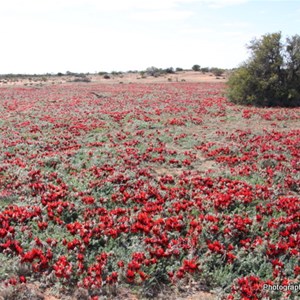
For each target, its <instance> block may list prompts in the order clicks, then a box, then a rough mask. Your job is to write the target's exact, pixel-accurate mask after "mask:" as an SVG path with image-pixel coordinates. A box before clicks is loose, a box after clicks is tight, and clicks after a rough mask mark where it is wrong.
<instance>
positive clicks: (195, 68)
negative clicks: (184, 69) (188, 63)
mask: <svg viewBox="0 0 300 300" xmlns="http://www.w3.org/2000/svg"><path fill="white" fill-rule="evenodd" d="M192 70H193V71H196V72H199V71H200V66H199V65H193V66H192Z"/></svg>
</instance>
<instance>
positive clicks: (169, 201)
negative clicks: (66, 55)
mask: <svg viewBox="0 0 300 300" xmlns="http://www.w3.org/2000/svg"><path fill="white" fill-rule="evenodd" d="M224 92H225V85H224V84H223V83H214V84H210V83H202V84H201V83H166V84H147V85H146V84H93V83H90V84H66V85H60V86H57V85H52V86H50V85H49V86H44V87H42V88H20V87H19V88H18V87H10V88H1V89H0V114H1V118H0V129H1V137H0V138H1V140H0V147H1V152H0V209H1V211H0V265H1V267H0V280H1V284H2V288H3V289H17V288H19V287H20V286H22V285H23V286H24V285H26V284H27V285H28V284H30V283H33V282H35V283H36V282H38V283H39V287H40V288H41V289H51V291H52V292H53V293H57V295H60V296H61V295H64V297H63V298H64V299H67V298H66V297H75V296H74V294H73V293H74V291H75V292H77V294H78V291H79V290H80V291H81V293H82V296H81V297H83V295H85V297H86V298H79V296H78V299H88V297H90V298H91V299H98V298H99V299H100V298H101V299H106V298H113V297H114V296H116V295H118V293H119V292H120V289H122V288H124V287H126V288H127V289H130V290H132V291H133V292H134V293H136V294H138V295H140V297H151V298H153V297H154V298H155V297H158V296H159V293H161V292H163V291H164V290H166V289H167V287H168V291H170V292H174V291H175V290H176V289H177V290H178V289H179V290H180V289H181V288H182V287H183V286H192V285H193V286H197V288H198V289H199V290H201V289H202V290H203V289H206V290H208V291H212V292H214V293H215V294H216V295H218V296H219V297H223V298H224V299H263V298H264V297H265V299H281V298H283V299H284V298H286V299H293V297H294V298H295V299H296V297H297V294H298V293H299V291H298V292H297V291H294V290H287V289H285V290H281V291H270V290H264V289H263V286H264V285H265V284H268V285H275V284H279V285H282V286H287V285H289V286H293V285H294V286H295V287H296V286H297V285H296V284H297V283H299V279H300V265H299V249H300V230H299V227H300V225H299V224H300V222H299V218H300V196H299V194H300V126H299V125H300V109H282V108H281V109H277V108H273V109H258V108H249V107H242V106H236V105H233V104H231V103H229V102H228V101H227V100H226V98H225V97H224ZM83 291H84V292H83ZM72 295H73V296H72ZM166 296H167V295H166V294H165V297H166ZM173 296H174V294H173ZM105 297H106V298H105ZM116 297H117V296H116ZM72 299H73V298H72Z"/></svg>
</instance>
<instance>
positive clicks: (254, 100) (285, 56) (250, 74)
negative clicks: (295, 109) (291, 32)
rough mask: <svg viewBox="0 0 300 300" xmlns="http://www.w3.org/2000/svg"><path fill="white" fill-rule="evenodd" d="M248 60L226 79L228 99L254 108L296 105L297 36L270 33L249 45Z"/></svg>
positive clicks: (299, 80)
mask: <svg viewBox="0 0 300 300" xmlns="http://www.w3.org/2000/svg"><path fill="white" fill-rule="evenodd" d="M247 48H248V49H249V50H250V51H251V56H250V58H249V60H248V61H247V62H245V63H243V64H242V65H241V66H240V67H239V68H238V69H236V70H235V71H234V72H233V74H232V75H231V76H230V78H229V81H228V85H229V90H228V98H229V100H230V101H232V102H233V103H238V104H246V105H255V106H291V107H292V106H299V105H300V36H298V35H295V36H293V37H291V38H287V39H286V43H285V44H284V43H282V42H281V33H280V32H279V33H272V34H266V35H264V36H262V37H261V38H260V39H255V40H253V41H251V42H250V45H248V47H247Z"/></svg>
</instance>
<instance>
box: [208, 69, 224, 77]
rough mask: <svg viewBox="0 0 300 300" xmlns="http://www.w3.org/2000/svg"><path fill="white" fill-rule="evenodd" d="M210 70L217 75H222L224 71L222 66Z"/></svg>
mask: <svg viewBox="0 0 300 300" xmlns="http://www.w3.org/2000/svg"><path fill="white" fill-rule="evenodd" d="M210 71H211V72H212V73H213V74H214V75H215V76H222V75H223V73H224V70H223V69H220V68H211V69H210Z"/></svg>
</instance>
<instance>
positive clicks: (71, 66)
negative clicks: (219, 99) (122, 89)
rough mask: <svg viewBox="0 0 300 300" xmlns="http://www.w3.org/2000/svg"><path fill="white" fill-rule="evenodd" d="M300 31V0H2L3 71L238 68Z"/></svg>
mask: <svg viewBox="0 0 300 300" xmlns="http://www.w3.org/2000/svg"><path fill="white" fill-rule="evenodd" d="M299 28H300V1H298V0H294V1H288V0H282V1H280V0H147V1H146V0H105V1H103V0H26V1H25V0H5V1H4V0H0V38H1V48H0V73H1V74H4V73H47V72H49V73H51V72H53V73H57V72H66V71H72V72H95V71H97V72H98V71H128V70H143V69H146V68H147V67H149V66H156V67H160V68H167V67H174V68H176V67H182V68H191V67H192V65H194V64H199V65H201V66H203V67H206V66H208V67H213V66H216V67H222V68H233V67H236V66H238V65H239V64H240V63H241V62H242V61H244V60H245V59H246V58H247V55H248V53H247V50H246V48H245V44H247V43H248V42H249V41H250V40H251V39H252V38H254V37H260V36H261V35H262V34H265V33H268V32H277V31H281V32H282V34H283V36H284V37H286V36H290V35H294V34H297V33H298V34H300V32H299ZM297 30H298V31H297Z"/></svg>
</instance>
